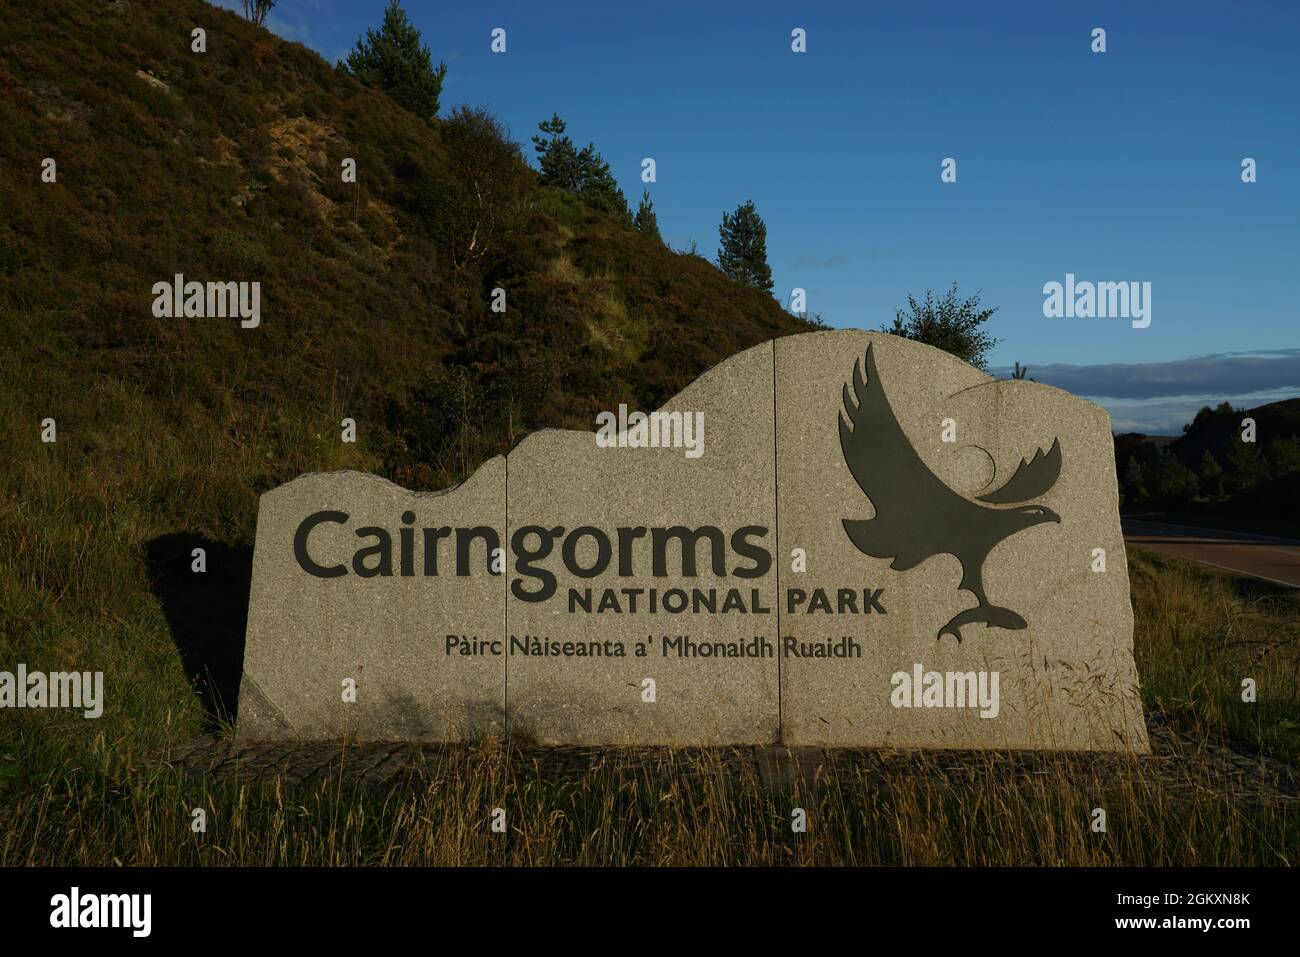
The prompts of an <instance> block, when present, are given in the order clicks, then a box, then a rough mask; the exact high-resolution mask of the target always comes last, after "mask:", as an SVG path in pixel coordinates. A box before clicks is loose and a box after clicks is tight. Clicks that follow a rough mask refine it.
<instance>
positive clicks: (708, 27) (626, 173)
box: [222, 0, 1300, 432]
mask: <svg viewBox="0 0 1300 957" xmlns="http://www.w3.org/2000/svg"><path fill="white" fill-rule="evenodd" d="M222 5H224V6H228V7H234V6H236V5H237V4H236V3H235V2H234V0H226V2H224V3H223V4H222ZM383 6H384V2H383V0H280V2H279V3H278V4H277V6H276V7H275V9H274V11H273V12H272V14H271V18H270V20H269V23H268V26H269V27H270V28H271V29H272V30H273V31H274V32H276V33H277V34H279V35H280V36H283V37H285V38H286V39H290V40H296V41H298V42H301V43H303V44H305V45H307V46H309V47H311V48H313V49H315V50H317V51H318V52H320V53H321V54H322V55H323V56H325V57H326V58H327V59H329V60H330V61H331V62H333V61H335V60H337V59H339V58H340V57H342V56H343V55H345V54H346V52H347V51H348V50H349V49H351V47H352V46H353V44H354V43H355V42H356V40H357V38H358V37H359V36H360V35H361V34H362V33H363V32H364V30H365V28H366V27H368V26H369V27H377V26H378V24H379V22H380V20H381V18H382V10H383ZM404 6H405V8H406V10H407V12H408V14H409V15H410V17H411V19H412V21H413V22H414V23H415V24H416V26H417V27H419V28H420V30H421V31H422V32H423V35H424V40H425V42H426V43H427V44H428V45H429V47H430V48H431V50H432V52H433V54H434V57H435V59H438V58H440V59H443V60H445V61H446V63H447V65H448V74H447V81H446V85H445V86H444V89H443V105H444V111H445V110H446V109H447V108H448V107H450V106H452V105H454V104H457V103H462V102H464V103H472V104H475V105H480V106H487V107H489V108H490V109H491V110H492V111H493V112H494V113H496V114H497V115H498V116H499V117H500V118H501V119H502V120H503V121H504V122H505V123H506V124H507V125H508V126H509V127H510V128H511V130H512V131H513V134H514V137H515V139H517V140H519V141H520V142H522V143H524V144H525V145H526V146H528V141H529V137H530V136H531V135H532V133H533V132H535V129H536V124H537V122H538V121H539V120H541V119H544V118H546V117H549V116H550V115H551V114H552V113H553V112H558V113H560V115H561V116H563V117H564V118H565V120H566V121H567V122H568V125H569V133H570V135H571V136H572V137H573V138H574V140H575V141H577V142H578V143H579V144H580V145H581V144H585V143H586V142H588V141H594V142H595V144H596V147H597V148H598V149H599V150H600V151H601V153H602V154H603V155H604V156H605V158H606V159H607V160H608V161H609V162H610V164H611V166H612V168H613V170H614V173H615V175H616V176H617V177H618V178H619V181H620V183H621V184H622V186H623V189H624V192H625V193H626V194H627V196H628V198H629V200H631V201H632V202H633V204H635V202H636V199H637V198H638V197H639V196H640V194H641V189H642V185H643V184H642V183H641V181H640V173H641V160H642V158H643V157H647V156H649V157H653V158H654V159H655V161H656V164H657V172H658V181H657V182H656V183H654V184H651V185H650V187H649V188H650V193H651V196H652V198H653V200H654V204H655V208H656V211H657V212H658V215H659V222H660V227H661V229H662V231H663V233H664V237H665V239H666V240H667V241H668V243H669V244H670V245H672V246H673V247H675V248H681V247H684V246H686V245H687V244H688V243H689V242H690V241H691V240H694V241H695V242H696V243H698V247H699V250H700V252H702V253H704V254H705V255H707V256H709V257H710V258H713V257H714V256H715V255H716V250H717V245H718V223H719V220H720V218H721V214H722V212H723V210H730V209H733V208H734V207H735V206H736V205H737V204H738V203H741V202H743V201H745V200H747V199H753V200H754V201H755V203H756V204H757V206H758V209H759V212H760V213H761V214H762V216H763V217H764V219H765V220H766V222H767V227H768V258H769V261H770V262H771V265H772V270H773V275H774V278H775V283H776V286H775V292H776V294H777V295H778V297H779V298H782V299H784V298H786V297H787V296H788V295H789V292H790V290H791V289H792V288H793V287H796V286H798V287H803V288H804V289H806V290H807V293H808V308H809V310H810V311H812V312H820V313H821V314H822V315H823V317H824V318H825V319H826V320H827V321H828V322H829V323H830V324H831V325H833V326H845V327H860V328H867V329H874V328H879V327H880V326H881V325H882V324H885V323H887V322H889V321H890V320H891V319H892V317H893V314H894V310H895V309H896V308H898V307H900V306H902V305H904V304H905V302H906V297H907V294H908V293H909V292H910V293H914V294H917V295H919V294H921V293H922V292H923V291H924V290H925V289H926V288H927V287H929V288H933V289H935V290H936V291H938V290H943V289H946V288H947V287H948V286H949V285H950V284H951V283H953V282H954V281H955V282H957V283H958V284H959V288H960V290H961V291H962V292H974V291H976V290H982V298H983V301H984V302H985V303H986V304H987V305H990V306H997V307H998V308H999V312H998V313H997V315H996V316H994V318H993V319H992V320H990V323H989V328H990V330H991V332H992V333H993V334H994V335H995V336H997V337H998V338H999V339H1002V340H1003V342H1002V343H1001V344H1000V345H999V346H998V347H997V348H996V349H995V350H994V352H993V354H992V361H991V370H992V371H994V372H999V371H1001V370H1002V369H1004V368H1005V367H1009V366H1010V365H1011V364H1012V362H1013V361H1020V362H1021V363H1025V364H1028V365H1029V367H1030V375H1031V376H1033V377H1034V378H1036V379H1038V380H1039V381H1044V382H1051V383H1053V384H1057V385H1061V386H1062V387H1063V388H1069V389H1071V390H1072V391H1076V392H1079V393H1080V394H1083V395H1087V396H1089V397H1091V398H1094V399H1096V400H1098V401H1100V402H1102V404H1104V405H1106V406H1107V407H1108V408H1109V409H1110V410H1111V413H1112V416H1113V418H1114V420H1115V421H1114V425H1115V427H1116V429H1117V430H1124V429H1128V428H1133V429H1139V430H1143V431H1166V432H1168V431H1174V432H1176V431H1178V429H1179V427H1180V426H1181V424H1182V423H1183V422H1186V421H1187V420H1189V419H1190V418H1191V415H1192V414H1193V413H1194V412H1195V410H1196V408H1197V407H1198V406H1200V405H1202V404H1205V403H1207V402H1218V401H1221V400H1222V399H1224V398H1228V399H1231V400H1232V401H1233V402H1234V403H1235V404H1238V405H1255V404H1259V403H1260V402H1263V401H1269V400H1271V399H1274V398H1281V397H1285V396H1291V395H1298V394H1300V306H1298V303H1300V120H1297V117H1298V116H1300V54H1297V52H1296V50H1297V45H1298V44H1300V4H1296V3H1264V2H1248V3H1233V4H1228V3H1202V2H1177V3H1134V2H1131V0H1129V2H1124V3H1070V4H1065V3H1053V2H1025V3H994V2H988V3H966V2H944V3H925V2H917V0H908V2H894V3H817V4H815V5H813V4H806V3H764V2H755V0H745V2H735V3H730V2H729V3H700V2H696V3H673V2H663V0H653V2H647V3H641V4H631V3H626V4H625V3H615V4H610V3H590V2H581V3H579V2H571V3H566V2H563V0H556V2H553V3H546V4H539V3H536V2H526V3H496V2H482V3H479V2H475V3H472V4H463V3H455V4H453V3H433V2H426V0H406V2H405V3H404ZM495 27H502V28H504V29H505V30H506V31H507V52H506V53H505V54H493V53H491V52H490V49H489V44H490V39H491V37H490V33H491V31H492V29H493V28H495ZM795 27H802V28H804V29H805V30H806V31H807V37H808V52H807V53H804V54H795V53H792V52H791V50H790V33H791V30H792V29H793V28H795ZM1094 27H1102V28H1104V29H1105V30H1106V34H1107V35H1106V43H1107V51H1106V52H1105V53H1102V54H1095V53H1093V52H1092V51H1091V49H1090V45H1091V31H1092V29H1093V28H1094ZM528 151H529V153H530V154H531V146H528ZM945 157H952V158H953V159H955V160H956V161H957V182H956V183H949V184H945V183H942V182H940V164H941V162H942V161H943V159H944V158H945ZM1245 157H1252V158H1254V159H1255V160H1256V162H1257V164H1258V181H1257V182H1255V183H1253V184H1245V183H1243V182H1242V181H1241V162H1242V159H1243V158H1245ZM1067 273H1073V274H1074V275H1075V276H1076V277H1077V279H1078V280H1080V281H1082V280H1090V281H1095V282H1100V281H1110V282H1118V281H1139V282H1142V281H1146V282H1150V283H1151V289H1152V292H1151V300H1152V302H1151V305H1152V312H1151V314H1152V322H1151V325H1150V326H1149V327H1148V328H1146V329H1134V328H1132V326H1131V324H1130V323H1129V322H1128V321H1126V320H1103V319H1074V318H1070V319H1047V318H1044V316H1043V299H1044V295H1043V285H1044V283H1047V282H1050V281H1057V282H1064V279H1065V275H1066V274H1067Z"/></svg>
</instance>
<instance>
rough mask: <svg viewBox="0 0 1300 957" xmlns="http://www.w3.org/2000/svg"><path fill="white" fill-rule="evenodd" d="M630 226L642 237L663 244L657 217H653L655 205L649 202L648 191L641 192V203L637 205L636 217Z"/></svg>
mask: <svg viewBox="0 0 1300 957" xmlns="http://www.w3.org/2000/svg"><path fill="white" fill-rule="evenodd" d="M632 225H633V226H635V227H636V231H637V232H639V233H640V234H641V235H643V236H649V237H651V238H652V239H657V240H659V242H663V237H662V236H661V235H659V217H658V216H656V215H655V204H654V203H653V202H651V201H650V190H648V189H643V190H641V202H640V203H638V204H637V207H636V215H635V216H634V217H632Z"/></svg>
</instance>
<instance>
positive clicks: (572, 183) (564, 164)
mask: <svg viewBox="0 0 1300 957" xmlns="http://www.w3.org/2000/svg"><path fill="white" fill-rule="evenodd" d="M537 128H538V129H539V130H541V131H542V132H543V133H545V134H546V136H538V135H536V134H534V135H533V149H535V150H536V151H537V165H538V167H539V168H540V169H541V173H542V182H543V183H544V184H545V185H547V186H558V187H560V188H561V189H567V190H568V191H569V192H571V193H574V194H576V195H577V196H580V197H581V198H582V199H583V201H584V202H586V203H587V205H588V206H592V207H594V208H596V209H601V210H604V211H605V212H607V213H612V214H613V215H615V216H617V217H618V218H619V219H621V220H622V221H623V222H624V223H627V224H629V225H630V224H631V223H632V214H631V212H630V211H629V210H628V208H627V197H626V196H624V195H623V190H622V189H620V188H619V185H618V181H617V180H615V179H614V175H613V173H611V172H610V169H609V164H608V163H606V162H605V159H604V157H602V156H601V155H600V153H598V152H596V144H594V143H588V144H587V145H586V146H584V147H583V148H582V149H581V150H579V149H577V148H576V147H575V146H574V145H573V140H571V139H569V137H567V136H565V135H564V131H565V128H566V127H565V122H564V120H562V119H560V115H559V114H558V113H553V114H551V118H550V119H549V120H543V121H542V122H541V123H538V124H537Z"/></svg>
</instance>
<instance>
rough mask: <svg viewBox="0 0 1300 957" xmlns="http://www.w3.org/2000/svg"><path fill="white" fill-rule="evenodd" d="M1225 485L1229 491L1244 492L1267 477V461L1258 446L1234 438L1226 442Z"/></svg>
mask: <svg viewBox="0 0 1300 957" xmlns="http://www.w3.org/2000/svg"><path fill="white" fill-rule="evenodd" d="M1224 471H1225V472H1226V473H1227V475H1226V479H1227V485H1228V489H1229V491H1231V492H1234V493H1236V492H1245V491H1248V490H1249V489H1252V488H1254V487H1255V486H1256V485H1258V484H1259V483H1260V482H1262V481H1264V480H1265V479H1266V478H1268V463H1267V462H1265V461H1264V456H1263V454H1261V453H1260V451H1259V446H1258V445H1256V444H1255V443H1254V442H1243V441H1241V439H1240V438H1235V437H1234V439H1233V440H1232V441H1230V442H1229V443H1228V467H1227V468H1226V469H1225V470H1224Z"/></svg>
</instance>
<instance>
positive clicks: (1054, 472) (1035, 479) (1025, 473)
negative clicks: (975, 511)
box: [977, 439, 1061, 505]
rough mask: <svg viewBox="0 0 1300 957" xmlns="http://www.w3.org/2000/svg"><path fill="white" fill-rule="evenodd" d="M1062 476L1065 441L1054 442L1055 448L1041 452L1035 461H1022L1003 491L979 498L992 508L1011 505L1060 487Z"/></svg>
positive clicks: (1055, 440)
mask: <svg viewBox="0 0 1300 957" xmlns="http://www.w3.org/2000/svg"><path fill="white" fill-rule="evenodd" d="M1060 476H1061V440H1060V439H1054V440H1053V441H1052V448H1051V449H1050V450H1049V451H1047V452H1044V451H1043V450H1042V449H1039V450H1038V451H1037V452H1035V453H1034V457H1033V458H1031V459H1021V460H1020V465H1019V467H1017V469H1016V471H1015V472H1014V473H1013V474H1012V476H1011V478H1009V479H1007V482H1006V484H1005V485H1003V486H1002V487H1001V488H998V489H995V490H994V491H992V492H989V493H988V494H987V495H980V496H977V498H978V499H979V501H981V502H988V503H989V504H991V505H1011V504H1015V503H1018V502H1028V501H1029V500H1030V499H1035V498H1038V497H1039V496H1040V495H1043V494H1045V493H1046V492H1047V490H1048V489H1050V488H1051V487H1052V486H1053V485H1055V484H1056V480H1057V479H1058V478H1060Z"/></svg>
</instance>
